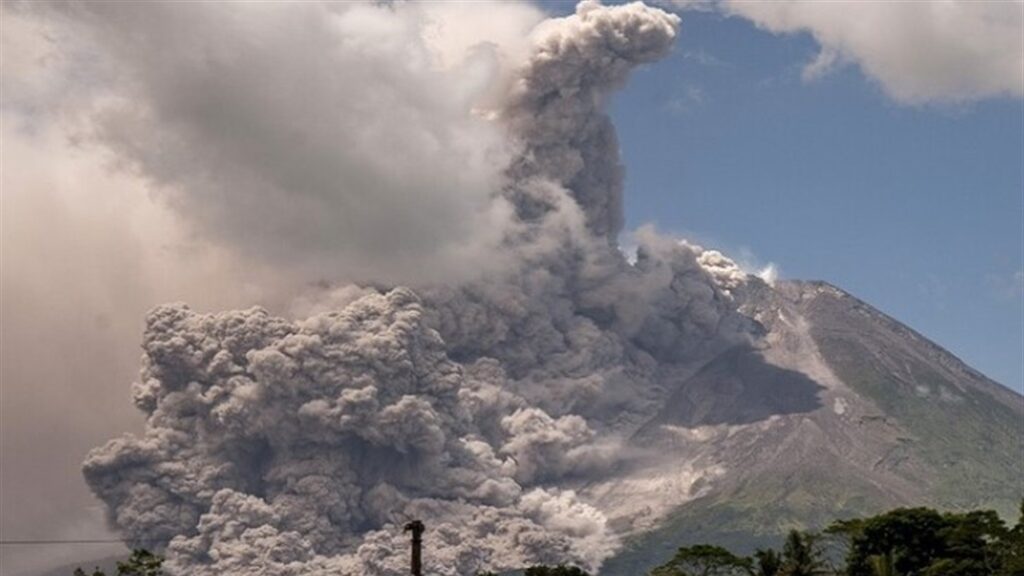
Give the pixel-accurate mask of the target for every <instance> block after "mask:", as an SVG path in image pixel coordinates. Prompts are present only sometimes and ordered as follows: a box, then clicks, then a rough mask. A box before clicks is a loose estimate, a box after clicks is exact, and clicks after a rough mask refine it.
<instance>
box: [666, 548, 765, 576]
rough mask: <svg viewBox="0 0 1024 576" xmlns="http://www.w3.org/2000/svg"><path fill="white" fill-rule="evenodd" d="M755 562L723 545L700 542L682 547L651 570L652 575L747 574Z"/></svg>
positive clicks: (711, 575)
mask: <svg viewBox="0 0 1024 576" xmlns="http://www.w3.org/2000/svg"><path fill="white" fill-rule="evenodd" d="M752 566H753V562H752V561H751V560H750V559H749V558H743V557H741V556H736V555H735V554H733V553H732V552H730V551H728V550H726V549H725V548H722V547H721V546H710V545H707V544H698V545H696V546H685V547H683V548H680V549H679V550H678V551H677V552H676V555H675V556H673V557H672V559H671V560H669V561H668V562H666V563H664V564H662V565H661V566H658V567H657V568H655V569H654V570H652V571H651V576H746V575H748V574H750V572H751V568H752Z"/></svg>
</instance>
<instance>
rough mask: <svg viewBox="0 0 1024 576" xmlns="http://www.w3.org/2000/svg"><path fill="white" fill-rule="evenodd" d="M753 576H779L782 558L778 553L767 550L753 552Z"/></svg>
mask: <svg viewBox="0 0 1024 576" xmlns="http://www.w3.org/2000/svg"><path fill="white" fill-rule="evenodd" d="M753 568H754V569H753V574H754V576H779V575H780V574H781V573H782V556H780V555H779V553H778V552H776V551H775V550H772V549H770V548H768V549H764V548H762V549H758V550H757V551H756V552H754V566H753Z"/></svg>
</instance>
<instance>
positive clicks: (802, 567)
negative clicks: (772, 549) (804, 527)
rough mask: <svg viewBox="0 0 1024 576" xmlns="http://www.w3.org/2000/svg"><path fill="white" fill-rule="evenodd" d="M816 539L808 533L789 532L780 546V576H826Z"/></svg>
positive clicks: (822, 556) (821, 554)
mask: <svg viewBox="0 0 1024 576" xmlns="http://www.w3.org/2000/svg"><path fill="white" fill-rule="evenodd" d="M827 573H828V571H827V565H826V562H825V557H824V554H823V553H822V550H821V547H820V546H819V541H818V537H817V535H815V534H811V533H809V532H801V531H799V530H790V531H789V534H787V535H786V543H785V544H784V545H783V546H782V566H781V569H780V570H779V572H778V574H779V575H780V576H820V575H823V574H827Z"/></svg>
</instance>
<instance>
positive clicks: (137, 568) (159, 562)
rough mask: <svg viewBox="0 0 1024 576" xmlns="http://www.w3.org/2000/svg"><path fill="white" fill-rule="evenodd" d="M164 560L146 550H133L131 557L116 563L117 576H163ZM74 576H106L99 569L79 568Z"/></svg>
mask: <svg viewBox="0 0 1024 576" xmlns="http://www.w3.org/2000/svg"><path fill="white" fill-rule="evenodd" d="M163 563H164V559H163V558H161V557H160V556H157V555H156V554H153V553H151V552H149V551H148V550H134V551H132V555H131V557H129V558H128V560H126V561H124V562H118V563H117V576H164V571H163V569H162V568H161V566H163ZM74 576H107V574H106V573H105V572H103V571H102V570H100V569H99V568H97V569H95V570H93V571H92V572H88V573H87V572H86V571H85V570H82V569H81V568H78V569H77V570H75V575H74Z"/></svg>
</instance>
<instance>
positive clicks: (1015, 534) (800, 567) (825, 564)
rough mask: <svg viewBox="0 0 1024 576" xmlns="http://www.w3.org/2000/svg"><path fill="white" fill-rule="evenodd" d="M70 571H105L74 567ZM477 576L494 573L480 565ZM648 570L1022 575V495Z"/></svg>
mask: <svg viewBox="0 0 1024 576" xmlns="http://www.w3.org/2000/svg"><path fill="white" fill-rule="evenodd" d="M162 563H163V559H162V558H160V557H159V556H155V555H153V554H151V553H149V552H147V551H145V550H135V551H134V552H133V553H132V556H131V558H129V559H128V561H126V562H118V564H117V576H163V571H162V570H161V565H162ZM75 576H106V575H105V574H104V573H103V572H102V571H100V570H95V571H93V572H92V573H89V574H87V573H86V572H84V571H83V570H82V569H81V568H79V569H78V570H75ZM478 576H496V575H494V573H492V572H484V573H481V574H479V575H478ZM524 576H589V575H588V574H587V573H586V572H585V571H583V570H581V569H580V568H577V567H575V566H561V565H560V566H532V567H530V568H527V569H526V570H525V572H524ZM649 576H1024V502H1021V508H1020V519H1019V520H1018V521H1017V525H1016V526H1014V527H1013V528H1008V527H1007V526H1006V524H1005V523H1004V522H1003V520H1002V519H1001V518H1000V517H999V515H998V514H996V513H995V512H993V511H991V510H977V511H973V512H964V513H940V512H937V511H935V510H932V509H930V508H899V509H896V510H892V511H890V512H886V513H884V514H879V515H877V516H872V517H870V518H859V519H854V520H839V521H836V522H834V523H833V524H832V525H831V526H829V527H828V528H827V529H826V530H825V531H823V532H821V533H815V532H802V531H799V530H793V531H791V532H790V533H789V534H788V535H787V536H786V539H785V541H784V542H783V545H782V549H781V550H773V549H761V550H757V551H756V552H754V554H752V555H751V556H738V555H736V554H734V553H732V552H730V551H729V550H727V549H725V548H722V547H720V546H713V545H709V544H698V545H695V546H684V547H682V548H679V549H678V551H676V553H675V555H674V556H673V557H672V558H670V559H669V560H668V561H667V562H665V563H664V564H662V565H661V566H658V567H657V568H655V569H653V570H651V572H650V573H649Z"/></svg>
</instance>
